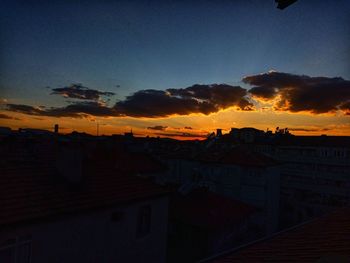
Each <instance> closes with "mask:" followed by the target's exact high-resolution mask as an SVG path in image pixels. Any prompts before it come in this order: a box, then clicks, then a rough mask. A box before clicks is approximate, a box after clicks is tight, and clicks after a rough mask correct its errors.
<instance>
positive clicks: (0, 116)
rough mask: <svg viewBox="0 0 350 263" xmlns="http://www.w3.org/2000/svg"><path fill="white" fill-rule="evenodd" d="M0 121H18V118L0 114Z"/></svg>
mask: <svg viewBox="0 0 350 263" xmlns="http://www.w3.org/2000/svg"><path fill="white" fill-rule="evenodd" d="M0 119H7V120H18V121H19V120H20V119H19V118H16V117H12V116H9V115H6V114H2V113H0Z"/></svg>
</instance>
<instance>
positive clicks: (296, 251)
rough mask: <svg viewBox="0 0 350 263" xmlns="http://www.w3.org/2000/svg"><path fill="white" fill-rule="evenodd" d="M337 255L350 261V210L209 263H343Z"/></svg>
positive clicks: (340, 210) (336, 212) (330, 215)
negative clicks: (337, 259) (329, 259)
mask: <svg viewBox="0 0 350 263" xmlns="http://www.w3.org/2000/svg"><path fill="white" fill-rule="evenodd" d="M333 256H334V258H336V257H338V258H342V257H345V258H347V261H344V262H350V208H348V207H347V208H341V209H339V210H337V211H335V212H333V213H331V214H329V215H327V216H324V217H321V218H318V219H316V220H314V221H312V222H309V223H306V224H304V225H302V226H299V227H296V228H294V229H291V230H289V231H286V232H282V233H280V234H277V235H276V236H274V237H272V238H270V239H265V240H263V241H260V242H256V243H253V244H251V245H249V246H246V247H243V248H241V249H238V250H235V251H233V252H231V253H229V254H225V255H223V256H221V257H218V258H216V259H213V260H208V261H206V262H215V263H232V262H256V263H258V262H313V263H314V262H343V261H336V260H335V259H333V261H326V259H327V258H329V257H331V258H332V257H333ZM319 260H320V261H319ZM322 260H324V261H322Z"/></svg>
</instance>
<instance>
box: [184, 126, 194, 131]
mask: <svg viewBox="0 0 350 263" xmlns="http://www.w3.org/2000/svg"><path fill="white" fill-rule="evenodd" d="M184 129H186V130H192V127H189V126H186V127H184Z"/></svg>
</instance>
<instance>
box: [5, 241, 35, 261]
mask: <svg viewBox="0 0 350 263" xmlns="http://www.w3.org/2000/svg"><path fill="white" fill-rule="evenodd" d="M31 252H32V237H31V236H30V235H26V236H19V237H16V238H11V239H8V240H6V241H5V242H3V243H1V244H0V262H6V263H30V262H31Z"/></svg>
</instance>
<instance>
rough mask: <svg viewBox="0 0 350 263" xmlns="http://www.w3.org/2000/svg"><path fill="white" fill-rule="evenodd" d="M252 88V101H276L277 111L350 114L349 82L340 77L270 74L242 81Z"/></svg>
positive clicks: (246, 78) (272, 72)
mask: <svg viewBox="0 0 350 263" xmlns="http://www.w3.org/2000/svg"><path fill="white" fill-rule="evenodd" d="M243 82H245V83H247V84H250V85H252V86H254V87H253V88H251V89H250V90H249V93H250V94H252V96H253V98H261V99H265V100H272V99H277V103H276V104H275V109H276V110H281V111H290V112H301V111H307V112H311V113H314V114H320V113H330V112H336V111H338V110H341V111H343V112H344V113H345V114H347V115H349V113H350V81H349V80H344V79H343V78H340V77H337V78H329V77H310V76H306V75H294V74H289V73H283V72H276V71H270V72H268V73H264V74H260V75H252V76H247V77H245V78H243Z"/></svg>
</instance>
